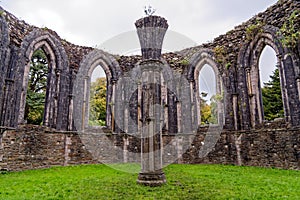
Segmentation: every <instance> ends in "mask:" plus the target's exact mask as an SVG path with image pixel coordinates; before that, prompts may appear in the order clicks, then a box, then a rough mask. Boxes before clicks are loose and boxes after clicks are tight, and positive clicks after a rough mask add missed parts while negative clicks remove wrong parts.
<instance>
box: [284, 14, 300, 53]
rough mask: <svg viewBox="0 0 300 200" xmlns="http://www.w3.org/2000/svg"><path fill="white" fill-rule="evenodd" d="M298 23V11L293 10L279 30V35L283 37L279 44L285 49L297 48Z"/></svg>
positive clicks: (298, 36)
mask: <svg viewBox="0 0 300 200" xmlns="http://www.w3.org/2000/svg"><path fill="white" fill-rule="evenodd" d="M299 22H300V11H299V10H295V11H294V12H293V13H292V14H291V16H290V17H289V18H288V20H287V21H285V23H284V24H283V25H282V27H281V28H280V33H281V34H282V36H283V38H282V40H281V42H282V44H283V45H284V46H285V47H289V48H295V47H296V46H297V44H298V42H299V40H300V32H299V30H298V29H299ZM297 26H298V27H297Z"/></svg>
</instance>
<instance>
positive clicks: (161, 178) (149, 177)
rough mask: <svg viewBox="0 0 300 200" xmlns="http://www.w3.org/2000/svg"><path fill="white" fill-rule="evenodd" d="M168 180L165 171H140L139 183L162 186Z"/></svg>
mask: <svg viewBox="0 0 300 200" xmlns="http://www.w3.org/2000/svg"><path fill="white" fill-rule="evenodd" d="M166 182H167V180H166V176H165V174H164V172H163V171H159V172H140V173H139V176H138V180H137V183H138V184H141V185H145V186H151V187H156V186H161V185H163V184H165V183H166Z"/></svg>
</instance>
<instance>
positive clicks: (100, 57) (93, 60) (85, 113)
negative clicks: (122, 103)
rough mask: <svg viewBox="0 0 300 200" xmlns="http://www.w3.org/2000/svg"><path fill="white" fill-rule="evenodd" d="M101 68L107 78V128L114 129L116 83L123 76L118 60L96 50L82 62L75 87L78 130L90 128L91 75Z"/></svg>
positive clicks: (75, 111) (75, 116)
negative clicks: (97, 68)
mask: <svg viewBox="0 0 300 200" xmlns="http://www.w3.org/2000/svg"><path fill="white" fill-rule="evenodd" d="M99 65H100V66H101V67H102V69H103V70H104V72H105V74H106V78H107V84H106V126H107V127H109V128H112V127H113V121H114V112H113V111H114V96H115V95H114V93H115V83H116V82H117V80H118V79H119V77H120V75H121V72H122V70H121V68H120V66H119V64H118V62H117V60H116V59H115V58H114V57H113V56H112V55H110V54H108V53H106V52H104V51H102V50H99V49H95V50H93V51H91V52H90V53H89V54H88V55H86V56H85V58H84V59H83V60H82V61H81V63H80V67H79V70H78V73H77V75H76V80H75V84H74V87H73V94H74V98H75V99H74V108H73V109H74V111H73V114H74V115H73V117H74V123H75V128H76V129H77V130H84V129H85V128H86V127H88V120H89V102H88V100H89V98H90V85H91V75H92V72H93V71H94V69H95V68H96V67H97V66H99ZM75 114H76V115H75Z"/></svg>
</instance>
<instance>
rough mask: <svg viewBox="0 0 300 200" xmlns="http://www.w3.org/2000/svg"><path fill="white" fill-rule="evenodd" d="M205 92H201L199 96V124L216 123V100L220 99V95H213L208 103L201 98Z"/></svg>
mask: <svg viewBox="0 0 300 200" xmlns="http://www.w3.org/2000/svg"><path fill="white" fill-rule="evenodd" d="M206 95H207V94H206V93H202V97H200V114H201V124H202V125H205V124H217V123H218V102H219V101H220V100H221V99H222V96H221V95H213V96H212V97H211V98H210V104H208V103H207V101H206V100H205V99H204V98H203V97H205V96H206Z"/></svg>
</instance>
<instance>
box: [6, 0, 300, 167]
mask: <svg viewBox="0 0 300 200" xmlns="http://www.w3.org/2000/svg"><path fill="white" fill-rule="evenodd" d="M1 10H2V9H1ZM295 10H300V4H299V2H298V1H291V0H283V1H279V2H278V3H277V4H275V5H274V6H271V7H270V8H268V9H267V10H266V11H265V12H262V13H259V14H258V15H256V16H254V17H253V18H251V19H250V20H248V21H247V22H245V23H243V24H241V25H239V26H237V27H235V28H234V29H233V30H231V31H229V32H227V33H226V34H224V35H221V36H219V37H217V38H216V39H214V41H213V42H211V43H207V44H202V45H200V46H197V47H192V48H189V49H185V50H182V51H180V52H174V53H167V54H164V55H162V56H163V58H164V59H165V60H166V61H167V63H168V65H169V66H170V67H171V68H172V70H174V71H176V72H177V73H178V72H179V73H182V74H183V75H184V76H185V77H186V78H187V79H188V80H189V81H190V83H192V88H193V89H194V91H195V90H196V88H197V87H196V84H197V83H196V82H197V81H196V80H195V73H197V70H199V63H201V62H202V61H204V62H203V63H208V64H211V63H212V64H213V66H212V67H215V68H217V70H218V72H219V74H218V75H219V76H220V80H221V81H222V84H223V87H224V100H223V101H224V105H223V106H224V108H225V109H224V113H223V115H224V122H223V123H224V124H223V126H224V129H223V130H222V133H221V136H220V138H219V139H218V142H217V144H216V145H215V146H210V147H209V148H212V149H211V150H212V151H211V152H210V153H209V154H208V155H206V156H205V157H203V158H200V156H199V151H201V149H202V148H203V147H202V146H203V141H205V137H206V135H208V134H209V132H207V130H206V129H205V127H200V128H199V129H198V133H197V134H196V135H193V136H192V137H191V138H192V139H193V142H192V146H191V148H189V149H188V150H187V151H186V152H185V153H184V152H178V149H181V148H179V147H181V146H184V142H185V140H180V141H179V140H178V139H175V140H174V137H175V136H174V135H168V134H164V135H163V139H164V142H165V143H166V144H167V143H169V142H170V141H173V142H172V145H171V146H173V147H174V151H175V152H178V154H180V153H183V156H182V157H181V158H179V159H178V160H177V162H178V163H222V164H237V165H251V166H267V167H279V168H286V169H299V168H300V129H299V125H300V119H299V118H300V103H299V87H298V86H297V83H298V80H299V77H300V76H299V71H300V70H299V66H300V65H299V63H300V61H299V52H300V43H298V46H297V47H296V48H295V49H294V50H290V49H287V48H284V47H283V46H282V45H281V44H280V42H279V41H280V36H278V30H279V28H280V27H282V25H283V23H284V22H285V21H287V20H288V18H289V17H290V15H291V13H292V12H293V11H295ZM298 20H299V18H298ZM258 21H259V22H262V23H263V24H264V26H263V27H262V30H263V32H262V33H260V34H257V35H255V36H256V37H254V38H252V39H251V40H249V41H247V39H246V37H247V35H246V29H247V27H249V26H250V25H251V24H252V25H255V24H257V22H258ZM0 24H1V26H0V37H1V43H0V58H1V59H0V62H1V68H0V70H1V73H0V88H1V90H0V105H2V106H1V108H0V114H1V116H0V123H1V124H0V125H1V137H0V169H3V170H23V169H32V168H43V167H49V166H53V165H68V164H80V163H98V162H110V161H109V156H108V155H100V157H99V160H95V159H94V158H93V156H92V155H91V153H90V152H88V151H87V150H86V147H85V146H84V145H83V144H82V142H81V140H80V137H79V136H78V134H77V133H76V131H75V130H74V129H75V127H74V124H73V112H72V111H73V108H72V103H73V97H74V94H73V93H72V88H73V84H74V81H75V80H76V76H77V74H78V72H79V71H80V69H83V66H89V65H92V62H94V61H97V59H100V60H102V61H103V62H104V64H105V65H106V69H105V72H106V73H107V74H110V76H108V78H109V80H110V83H111V84H112V85H111V86H112V87H111V88H113V84H114V83H117V81H118V78H119V77H120V76H121V75H124V74H126V72H128V71H130V70H132V69H133V68H134V66H135V64H136V63H137V62H138V61H140V60H141V57H140V56H119V55H110V54H108V53H106V52H103V51H101V50H95V49H92V48H90V47H82V46H77V45H74V44H71V43H69V42H67V41H66V40H63V39H61V38H60V37H59V36H58V35H57V34H56V33H55V32H54V31H52V30H50V29H48V28H37V27H35V26H32V25H28V24H27V23H26V22H24V21H21V20H18V19H17V18H15V17H14V16H13V15H12V14H10V13H8V12H6V11H1V15H0ZM295 24H296V26H297V27H296V28H297V30H299V26H298V25H299V24H300V23H299V21H297V23H295ZM266 44H267V45H270V46H271V47H273V48H274V50H275V51H276V54H277V57H278V58H279V60H280V62H281V63H282V66H281V68H282V70H284V73H281V74H285V75H284V76H283V75H282V77H281V80H284V83H285V87H286V88H287V89H286V95H285V98H286V99H283V100H284V102H285V114H286V116H285V119H284V120H279V121H276V122H264V121H260V120H259V115H260V113H259V111H258V109H257V107H258V105H259V102H257V101H255V100H254V102H253V104H252V105H256V106H254V107H251V105H250V103H249V102H250V101H252V100H251V97H252V96H251V95H249V93H247V91H248V89H249V88H247V87H248V85H247V84H248V82H247V81H248V79H247V76H248V74H247V73H251V67H252V66H255V64H257V59H258V58H257V56H258V55H260V53H261V51H262V47H264V46H265V45H266ZM39 47H44V48H45V49H44V50H45V52H46V53H47V54H48V55H49V56H50V57H51V56H52V57H51V58H52V59H53V58H54V59H53V60H54V62H55V63H54V64H53V63H52V64H53V66H54V67H53V72H52V73H51V74H50V78H51V81H52V82H51V84H50V86H49V88H51V91H52V93H51V94H49V97H48V98H49V99H48V101H46V102H47V103H48V105H46V106H45V107H46V108H48V110H49V113H48V119H47V123H46V124H45V126H32V125H24V122H22V120H21V117H20V112H22V106H21V105H20V101H21V98H22V94H23V95H24V92H23V91H22V88H23V87H22V86H23V76H24V71H25V69H24V66H26V64H27V63H28V62H29V58H30V54H31V53H32V52H33V51H34V50H36V49H37V48H39ZM216 47H221V48H222V49H223V50H224V51H225V52H226V54H224V55H221V58H220V55H217V54H215V49H216ZM222 56H223V57H222ZM220 59H221V60H222V61H221V62H220V61H218V60H220ZM185 60H188V61H189V64H188V65H187V64H186V63H185V62H183V61H185ZM202 66H203V64H202ZM200 67H201V66H200ZM249 71H250V72H249ZM49 90H50V89H49ZM111 90H112V89H111ZM108 91H110V90H108ZM111 92H112V91H111ZM195 93H196V91H195ZM250 113H251V115H250ZM109 115H111V111H109V112H108V117H109ZM107 121H108V122H109V123H110V124H108V127H109V128H111V127H110V125H111V120H109V119H108V120H107ZM170 125H172V124H170ZM99 137H100V138H101V137H109V138H110V140H111V141H114V142H113V144H114V145H112V146H108V145H107V144H105V143H101V144H100V146H103V147H104V148H107V149H110V148H112V151H113V149H115V147H118V148H119V149H122V150H124V149H126V150H129V151H132V152H135V151H138V149H139V148H138V146H139V141H138V140H137V139H136V138H134V137H131V136H128V135H127V136H126V135H124V134H119V133H113V134H111V133H102V134H100V135H99ZM103 141H105V140H103ZM125 141H126V142H125ZM135 147H137V148H135ZM125 152H126V151H125ZM164 155H168V152H165V154H164ZM118 157H119V158H120V159H123V161H127V162H130V161H136V160H137V159H138V158H137V159H136V158H133V159H132V160H130V158H128V156H126V155H125V153H122V154H120V155H118ZM169 160H174V159H169V158H168V156H164V161H165V163H168V161H169Z"/></svg>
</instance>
